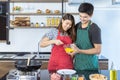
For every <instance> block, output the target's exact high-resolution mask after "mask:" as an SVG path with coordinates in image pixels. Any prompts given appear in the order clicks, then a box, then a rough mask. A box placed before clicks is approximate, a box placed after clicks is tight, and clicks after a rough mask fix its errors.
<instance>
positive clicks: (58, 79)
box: [50, 73, 61, 80]
mask: <svg viewBox="0 0 120 80" xmlns="http://www.w3.org/2000/svg"><path fill="white" fill-rule="evenodd" d="M50 80H61V76H60V75H59V74H57V73H53V74H51V75H50Z"/></svg>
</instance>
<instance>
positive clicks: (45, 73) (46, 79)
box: [0, 70, 120, 80]
mask: <svg viewBox="0 0 120 80" xmlns="http://www.w3.org/2000/svg"><path fill="white" fill-rule="evenodd" d="M40 73H41V74H40V80H50V78H49V73H48V71H47V70H41V72H40ZM100 74H103V75H105V76H107V78H108V80H110V78H109V70H100ZM118 75H120V70H118V71H117V77H118V78H117V80H120V76H118ZM5 77H6V75H5V76H4V77H2V78H1V79H0V80H6V78H5Z"/></svg>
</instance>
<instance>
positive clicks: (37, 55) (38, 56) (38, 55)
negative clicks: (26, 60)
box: [36, 41, 40, 58]
mask: <svg viewBox="0 0 120 80" xmlns="http://www.w3.org/2000/svg"><path fill="white" fill-rule="evenodd" d="M39 52H40V41H39V42H38V52H37V54H36V57H37V58H40V54H39Z"/></svg>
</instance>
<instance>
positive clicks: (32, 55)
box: [14, 54, 35, 59]
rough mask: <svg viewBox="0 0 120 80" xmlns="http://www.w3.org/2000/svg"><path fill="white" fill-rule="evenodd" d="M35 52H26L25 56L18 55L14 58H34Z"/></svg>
mask: <svg viewBox="0 0 120 80" xmlns="http://www.w3.org/2000/svg"><path fill="white" fill-rule="evenodd" d="M34 56H35V54H25V55H23V56H16V57H14V59H28V58H33V57H34Z"/></svg>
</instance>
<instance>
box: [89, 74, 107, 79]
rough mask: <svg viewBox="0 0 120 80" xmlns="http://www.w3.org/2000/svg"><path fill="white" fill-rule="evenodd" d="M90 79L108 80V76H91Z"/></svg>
mask: <svg viewBox="0 0 120 80" xmlns="http://www.w3.org/2000/svg"><path fill="white" fill-rule="evenodd" d="M89 78H90V80H107V76H105V75H103V74H91V75H90V76H89Z"/></svg>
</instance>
